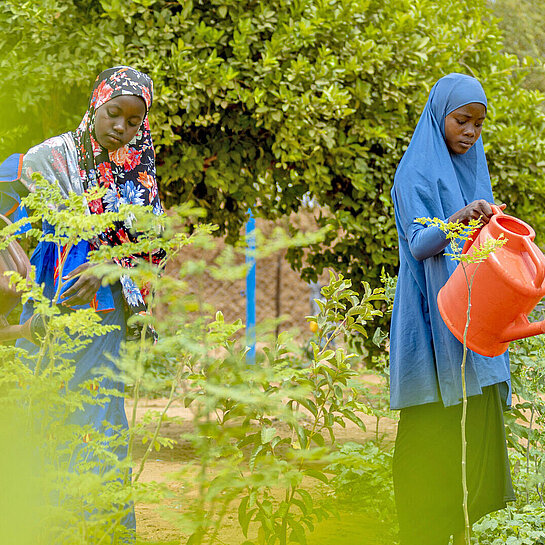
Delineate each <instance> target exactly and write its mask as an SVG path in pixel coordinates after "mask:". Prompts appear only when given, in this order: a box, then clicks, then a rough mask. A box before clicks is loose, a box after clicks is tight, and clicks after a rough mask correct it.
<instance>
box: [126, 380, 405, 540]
mask: <svg viewBox="0 0 545 545" xmlns="http://www.w3.org/2000/svg"><path fill="white" fill-rule="evenodd" d="M374 378H375V377H370V379H371V380H373V379H374ZM165 403H166V400H165V399H152V400H151V399H150V400H141V401H140V403H139V405H138V407H137V420H141V419H142V418H143V416H144V414H145V413H146V412H148V411H161V410H162V409H163V408H164V407H165ZM126 411H127V415H130V414H131V412H132V403H131V402H130V400H128V401H127V404H126ZM168 414H169V416H176V417H178V418H179V420H178V421H177V422H176V423H172V422H170V423H166V424H165V425H164V428H163V431H162V435H164V436H167V437H170V438H172V439H173V440H174V441H176V443H175V444H174V447H173V448H172V449H168V448H162V449H161V450H160V451H159V452H156V453H154V454H152V455H151V457H150V459H149V460H148V461H147V463H146V466H145V469H144V472H143V474H142V476H141V481H143V482H159V483H165V482H167V481H168V487H169V489H171V490H172V491H173V492H176V490H175V489H176V486H179V485H177V484H176V482H175V481H171V480H170V479H169V478H168V476H169V475H172V474H173V473H175V472H176V471H179V470H180V469H181V468H183V467H184V465H186V464H187V463H188V462H190V461H193V460H194V457H195V453H194V451H193V449H192V447H191V445H190V443H189V442H188V441H184V440H183V439H181V437H183V434H184V433H187V432H190V431H191V417H192V415H191V412H190V410H189V409H185V408H183V407H179V406H176V407H171V408H170V409H169V411H168ZM360 416H361V417H362V419H363V420H364V422H365V424H366V426H367V431H365V432H364V431H362V430H361V429H359V428H358V427H357V426H356V425H355V424H352V423H348V424H347V427H346V428H344V429H343V428H340V427H339V429H338V430H337V438H338V440H339V441H341V442H346V441H356V442H364V441H366V440H368V439H369V438H372V437H374V435H375V425H376V420H375V418H374V417H372V416H368V415H360ZM395 431H396V422H395V421H394V420H392V419H388V418H383V419H381V420H380V423H379V434H380V435H381V436H382V437H383V438H384V440H385V441H391V440H392V439H393V437H395ZM144 452H145V446H144V445H142V444H141V443H140V444H137V445H136V448H135V453H134V454H135V469H136V468H137V467H138V465H139V463H140V460H141V457H142V456H143V454H144ZM304 486H305V488H307V489H308V490H309V491H311V493H313V492H316V493H317V494H319V493H320V489H319V483H318V481H315V480H313V479H308V481H305V483H304ZM174 497H175V495H174ZM173 501H175V500H168V499H167V500H165V501H164V502H163V504H160V505H156V504H137V505H136V517H137V533H138V537H139V539H140V540H142V541H143V542H150V543H156V542H171V543H176V542H177V543H184V542H185V541H184V539H183V537H184V536H183V534H182V533H181V532H180V530H179V529H177V528H176V526H175V524H173V523H172V522H170V521H169V520H168V517H167V516H165V507H168V509H169V510H173V511H177V510H179V509H183V506H179V505H176V504H175V503H173ZM379 533H380V527H379V526H377V522H376V521H374V520H372V519H370V518H366V516H365V514H363V513H359V514H357V515H356V516H354V514H342V513H341V514H340V518H339V519H333V520H332V521H330V522H328V523H327V524H326V523H321V524H318V526H317V529H316V531H315V532H314V533H313V534H312V536H314V538H313V540H309V545H310V544H313V545H321V544H324V545H325V544H326V543H327V544H331V543H334V544H335V545H342V544H346V545H348V544H350V545H352V544H356V543H361V544H362V545H373V543H375V541H374V540H373V537H372V536H373V535H377V536H378V534H379ZM364 535H365V536H366V537H365V538H364ZM354 536H361V539H363V541H362V540H360V539H359V538H358V539H356V541H354V539H355V538H354ZM220 538H221V542H222V543H224V544H225V545H240V543H242V542H243V541H244V539H245V538H244V537H243V536H242V533H241V531H240V528H239V525H238V521H237V513H236V506H233V512H230V513H228V514H227V517H226V519H225V522H224V524H223V527H222V530H221V533H220ZM376 543H379V541H376Z"/></svg>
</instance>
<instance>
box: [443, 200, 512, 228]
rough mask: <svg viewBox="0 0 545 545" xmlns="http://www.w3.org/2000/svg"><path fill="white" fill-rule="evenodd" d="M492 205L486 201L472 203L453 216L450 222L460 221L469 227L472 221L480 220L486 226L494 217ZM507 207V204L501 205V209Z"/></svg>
mask: <svg viewBox="0 0 545 545" xmlns="http://www.w3.org/2000/svg"><path fill="white" fill-rule="evenodd" d="M492 204H493V203H489V202H488V201H485V200H484V199H479V200H477V201H473V202H470V203H469V204H468V205H467V206H464V207H463V208H462V209H460V210H458V212H455V213H454V214H452V216H450V218H449V219H448V221H449V222H457V221H459V222H460V223H463V224H464V225H467V224H468V223H469V222H470V220H478V219H480V220H481V222H482V223H483V225H486V224H487V223H488V222H489V221H490V218H491V217H492V216H493V215H494V212H493V210H492ZM505 206H506V205H505V204H501V205H500V208H501V209H502V210H504V209H505Z"/></svg>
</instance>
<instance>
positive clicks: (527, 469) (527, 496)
mask: <svg viewBox="0 0 545 545" xmlns="http://www.w3.org/2000/svg"><path fill="white" fill-rule="evenodd" d="M534 412H535V405H534V404H533V403H532V412H531V414H530V427H529V428H528V440H527V442H526V503H528V502H529V501H530V486H529V483H528V475H529V474H530V445H531V440H532V425H533V423H534Z"/></svg>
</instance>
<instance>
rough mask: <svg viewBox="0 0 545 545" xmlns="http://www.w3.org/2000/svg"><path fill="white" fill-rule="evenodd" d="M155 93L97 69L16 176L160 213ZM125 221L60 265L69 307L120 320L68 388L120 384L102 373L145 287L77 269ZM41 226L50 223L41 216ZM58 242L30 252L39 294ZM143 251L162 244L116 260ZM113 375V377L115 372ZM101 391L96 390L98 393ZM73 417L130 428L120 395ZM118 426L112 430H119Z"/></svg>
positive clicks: (117, 71) (53, 280)
mask: <svg viewBox="0 0 545 545" xmlns="http://www.w3.org/2000/svg"><path fill="white" fill-rule="evenodd" d="M152 97H153V84H152V81H151V79H150V78H149V77H148V76H147V75H146V74H144V73H142V72H139V71H138V70H135V69H134V68H131V67H127V66H117V67H114V68H110V69H108V70H105V71H104V72H102V73H101V74H100V75H99V76H98V77H97V79H96V81H95V84H94V87H93V91H92V94H91V98H90V100H89V105H88V109H87V112H86V113H85V115H84V117H83V120H82V121H81V123H80V125H79V126H78V128H77V129H76V130H75V131H74V132H67V133H64V134H61V135H60V136H56V137H54V138H50V139H48V140H46V141H45V142H43V143H41V144H39V145H37V146H35V147H33V148H32V149H30V150H29V151H28V152H27V153H26V155H25V157H24V159H23V165H22V173H21V182H22V184H23V185H24V186H26V188H27V189H28V190H29V191H32V189H33V184H34V182H33V180H32V174H33V173H35V172H39V173H40V174H41V175H42V176H44V178H46V179H47V180H48V181H49V182H51V183H53V184H56V185H57V186H58V188H59V189H60V191H61V194H62V195H63V196H64V197H68V196H69V194H70V193H75V194H77V195H81V194H82V193H83V192H84V191H85V190H87V189H88V188H91V187H93V186H100V187H102V188H106V194H105V195H104V196H103V197H102V198H101V199H98V200H94V201H92V202H89V203H88V206H89V214H101V213H103V212H108V211H114V212H117V211H119V207H120V205H122V204H124V203H127V204H133V205H142V206H145V205H149V206H151V207H152V209H153V212H154V213H155V214H162V213H163V209H162V207H161V203H160V201H159V195H158V190H157V182H156V177H155V153H154V149H153V143H152V139H151V134H150V128H149V123H148V117H147V114H148V111H149V108H150V107H151V103H152ZM126 223H127V222H121V223H118V224H116V225H115V226H114V227H113V228H111V229H109V230H108V231H106V232H104V233H101V234H100V235H98V237H97V238H96V240H95V241H93V242H91V243H88V242H86V241H82V242H80V243H79V244H78V245H77V246H75V247H73V248H72V249H71V250H70V252H69V254H68V257H67V258H66V261H65V265H64V272H65V274H66V273H67V272H68V274H66V276H65V277H64V279H65V280H71V281H72V283H71V285H70V283H68V289H67V290H66V291H64V292H63V294H62V297H63V299H62V300H63V303H64V305H66V306H67V307H80V306H82V305H83V306H88V305H89V304H90V305H91V306H92V307H93V308H94V309H95V310H96V311H97V312H99V313H100V314H101V316H102V324H104V325H112V326H117V328H116V329H115V330H114V331H111V332H109V333H107V334H105V335H101V336H95V337H93V338H92V340H91V342H90V343H89V344H88V345H87V346H86V347H85V348H83V349H82V350H80V351H79V352H78V353H77V354H76V355H75V356H71V357H72V358H73V359H74V360H75V371H74V375H73V377H72V379H71V382H70V385H69V386H70V387H71V388H76V387H77V386H78V385H79V384H81V383H83V382H87V381H89V380H94V381H95V383H96V384H97V386H98V391H99V392H100V391H101V390H102V389H104V390H106V391H107V390H111V389H117V390H119V391H120V392H122V391H123V388H124V385H123V384H122V383H121V382H116V381H115V380H113V379H111V378H108V377H105V376H104V375H103V371H102V370H103V369H105V368H106V369H112V370H113V371H115V365H114V363H113V361H115V359H116V358H117V357H118V355H119V350H120V345H121V343H122V342H123V341H125V340H126V339H127V338H128V337H129V336H131V333H130V332H129V333H128V332H127V319H128V317H130V315H132V314H135V313H142V312H145V309H146V306H145V299H144V298H145V296H146V290H145V289H140V288H139V287H138V286H136V284H135V283H134V282H133V281H132V280H131V279H130V278H129V277H128V276H122V277H121V281H120V282H119V283H115V284H113V285H110V286H101V281H100V279H98V278H96V277H94V276H93V275H92V274H82V273H84V272H85V271H86V269H88V268H89V267H90V265H89V263H88V260H87V258H88V254H89V252H90V251H92V250H93V249H96V248H97V247H98V246H99V245H101V244H107V245H111V246H117V245H119V244H123V243H125V242H127V241H135V240H136V239H137V236H138V235H137V234H135V233H134V232H133V231H132V230H130V229H129V228H128V227H127V225H126ZM43 229H44V232H45V233H47V232H52V230H53V227H52V226H50V225H48V224H47V222H44V225H43ZM57 254H58V252H57V248H56V245H55V244H54V243H52V242H48V241H46V240H43V241H41V242H40V243H39V244H38V246H37V248H36V250H35V252H34V253H33V255H32V258H31V263H32V264H33V265H34V266H35V267H36V280H37V282H38V283H39V284H43V285H44V293H45V295H46V296H48V297H49V298H51V299H53V297H54V295H55V292H56V286H57V283H58V280H59V279H58V278H57V277H56V271H57V267H58V265H59V263H58V262H59V256H58V255H57ZM142 257H145V258H148V259H151V261H152V262H154V263H159V262H160V261H161V259H162V257H163V253H162V252H161V251H159V252H155V253H154V254H153V255H152V256H151V257H150V256H130V257H126V258H123V259H118V260H116V261H117V263H118V264H119V265H120V266H121V267H124V268H129V267H132V266H134V265H135V264H136V261H137V259H138V258H142ZM32 314H33V308H32V302H28V303H27V304H25V306H24V308H23V312H22V315H21V323H25V322H26V321H27V320H28V319H29V318H30V317H31V316H32ZM18 345H19V346H22V347H24V348H25V349H26V350H27V351H29V352H35V351H37V350H38V347H37V346H36V345H34V344H33V343H31V342H30V341H28V340H20V341H18ZM111 376H115V375H114V374H113V373H112V374H111ZM99 395H100V393H99ZM71 423H73V424H78V425H81V426H89V425H91V426H92V427H93V428H94V429H96V430H97V431H98V432H100V433H104V434H106V435H107V436H111V435H113V434H115V433H120V432H122V431H121V430H126V429H127V427H128V426H127V419H126V416H125V410H124V404H123V398H122V396H121V395H119V396H109V397H108V398H107V399H105V402H104V404H95V405H86V406H85V407H84V408H83V409H82V410H79V411H77V412H76V413H75V414H73V415H72V419H71ZM116 430H117V431H116ZM115 453H116V455H117V457H118V458H119V459H123V458H125V457H126V455H127V445H126V444H124V445H121V446H118V447H116V450H115ZM123 524H124V525H125V527H126V528H129V529H133V530H134V527H135V522H134V512H133V510H132V507H130V508H128V509H127V513H126V516H125V519H124V521H123Z"/></svg>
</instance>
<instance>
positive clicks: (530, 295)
mask: <svg viewBox="0 0 545 545" xmlns="http://www.w3.org/2000/svg"><path fill="white" fill-rule="evenodd" d="M492 209H493V212H494V215H493V216H492V217H491V218H490V221H489V222H488V224H487V225H485V226H483V227H482V228H481V229H480V230H479V231H477V232H476V233H475V234H474V235H473V237H472V238H471V239H468V240H467V241H466V243H465V245H464V248H463V250H462V253H468V254H471V253H472V252H473V251H474V248H478V247H480V246H481V245H482V244H483V243H484V242H485V241H486V240H487V239H489V238H494V239H497V238H499V237H500V236H501V235H503V237H504V238H505V240H506V242H505V244H504V245H503V246H502V247H501V248H499V249H497V250H496V251H494V252H493V253H492V254H490V255H489V256H488V257H487V258H486V260H485V261H484V262H482V263H480V264H478V263H467V264H465V273H464V269H463V267H462V264H461V263H460V264H459V265H458V266H457V267H456V269H455V271H454V273H453V274H452V276H451V277H450V278H449V279H448V281H447V283H446V284H445V285H444V286H443V287H442V288H441V290H440V291H439V295H438V296H437V303H438V305H439V312H440V313H441V317H442V318H443V320H444V322H445V324H446V325H447V327H448V328H449V329H450V331H451V332H452V333H453V335H454V336H455V337H456V338H457V339H458V340H459V341H460V342H463V336H464V330H465V327H466V321H467V308H468V287H467V280H466V278H467V279H468V280H469V281H471V278H473V284H472V287H471V311H470V322H469V327H468V330H467V337H466V341H467V346H468V348H470V349H471V350H473V351H474V352H477V353H478V354H481V355H483V356H499V355H500V354H503V352H505V350H507V348H508V346H509V343H510V342H511V341H514V340H516V339H522V338H524V337H532V336H533V335H539V334H541V333H545V320H544V321H542V322H534V323H531V322H529V321H528V317H527V316H528V314H530V312H532V310H533V309H534V307H535V306H536V305H537V303H538V302H539V301H540V300H541V298H542V297H543V296H545V281H544V280H545V256H544V255H543V253H542V252H541V250H540V249H539V248H538V247H537V246H536V245H535V244H534V242H533V240H534V237H535V235H536V234H535V232H534V230H533V229H532V228H531V227H530V226H529V225H528V224H527V223H525V222H523V221H521V220H519V219H517V218H515V217H513V216H509V215H507V214H504V213H503V211H502V210H501V209H500V208H499V207H498V206H493V207H492ZM473 275H474V276H473Z"/></svg>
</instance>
